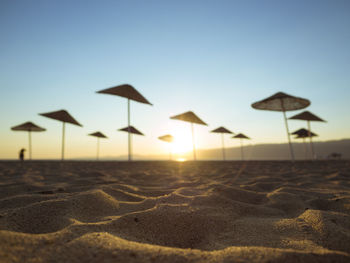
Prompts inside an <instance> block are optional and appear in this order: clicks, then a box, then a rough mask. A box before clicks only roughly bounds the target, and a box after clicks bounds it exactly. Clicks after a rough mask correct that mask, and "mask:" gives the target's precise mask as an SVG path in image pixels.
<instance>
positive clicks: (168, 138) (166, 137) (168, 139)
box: [158, 134, 174, 142]
mask: <svg viewBox="0 0 350 263" xmlns="http://www.w3.org/2000/svg"><path fill="white" fill-rule="evenodd" d="M158 139H159V140H161V141H165V142H173V141H174V136H172V135H170V134H167V135H163V136H159V137H158Z"/></svg>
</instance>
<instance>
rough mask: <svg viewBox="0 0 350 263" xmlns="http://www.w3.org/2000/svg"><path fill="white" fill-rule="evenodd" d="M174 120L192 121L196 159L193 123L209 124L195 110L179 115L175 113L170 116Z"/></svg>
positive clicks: (194, 150) (194, 151) (194, 146)
mask: <svg viewBox="0 0 350 263" xmlns="http://www.w3.org/2000/svg"><path fill="white" fill-rule="evenodd" d="M170 119H172V120H179V121H186V122H190V123H191V128H192V144H193V159H194V160H196V145H195V140H194V129H193V123H196V124H201V125H208V124H206V123H205V122H204V121H202V120H201V119H200V118H199V117H198V116H197V115H196V114H194V112H192V111H187V112H185V113H181V114H179V115H175V116H172V117H170Z"/></svg>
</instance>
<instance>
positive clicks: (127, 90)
mask: <svg viewBox="0 0 350 263" xmlns="http://www.w3.org/2000/svg"><path fill="white" fill-rule="evenodd" d="M97 93H102V94H110V95H115V96H120V97H124V98H127V99H128V127H131V124H130V100H134V101H137V102H140V103H145V104H149V105H152V104H151V103H150V102H149V101H148V100H147V99H146V98H145V97H144V96H142V95H141V94H140V93H139V92H138V91H137V90H136V89H135V88H134V87H133V86H131V85H129V84H123V85H118V86H115V87H112V88H108V89H104V90H100V91H97ZM128 134H129V135H128V159H129V161H131V151H132V149H131V134H132V132H131V131H130V130H128Z"/></svg>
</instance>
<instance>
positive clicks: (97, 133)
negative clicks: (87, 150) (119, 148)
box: [89, 132, 108, 138]
mask: <svg viewBox="0 0 350 263" xmlns="http://www.w3.org/2000/svg"><path fill="white" fill-rule="evenodd" d="M89 135H90V136H94V137H97V138H108V137H107V136H106V135H104V134H103V133H102V132H94V133H90V134H89Z"/></svg>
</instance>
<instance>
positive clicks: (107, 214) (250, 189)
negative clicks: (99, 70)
mask: <svg viewBox="0 0 350 263" xmlns="http://www.w3.org/2000/svg"><path fill="white" fill-rule="evenodd" d="M232 261H237V262H350V162H347V161H339V162H338V161H335V162H297V163H295V164H292V163H290V162H245V163H244V162H198V163H192V162H187V163H167V162H135V163H132V164H129V163H123V162H119V163H114V162H100V163H95V162H66V163H63V164H61V163H59V162H32V163H24V164H22V165H21V164H19V163H17V162H0V262H232Z"/></svg>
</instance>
